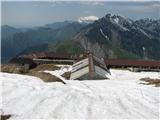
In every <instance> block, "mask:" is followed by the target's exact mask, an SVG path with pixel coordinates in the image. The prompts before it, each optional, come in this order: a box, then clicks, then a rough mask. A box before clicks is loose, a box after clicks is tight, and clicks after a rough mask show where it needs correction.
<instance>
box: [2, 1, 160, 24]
mask: <svg viewBox="0 0 160 120" xmlns="http://www.w3.org/2000/svg"><path fill="white" fill-rule="evenodd" d="M1 8H2V9H1V10H2V12H1V15H2V21H1V24H2V25H10V26H13V27H35V26H43V25H45V24H48V23H53V22H59V21H65V20H73V21H75V20H77V19H78V18H79V17H82V16H91V15H92V16H97V17H99V18H101V17H103V16H105V15H106V14H107V13H111V14H116V15H117V14H118V15H122V16H125V17H127V18H131V19H134V20H136V19H141V18H152V19H159V18H160V1H159V2H158V1H149V0H147V1H143V0H123V1H121V0H113V1H108V0H106V1H52V0H50V1H44V0H42V1H41V0H39V1H12V0H10V1H2V3H1Z"/></svg>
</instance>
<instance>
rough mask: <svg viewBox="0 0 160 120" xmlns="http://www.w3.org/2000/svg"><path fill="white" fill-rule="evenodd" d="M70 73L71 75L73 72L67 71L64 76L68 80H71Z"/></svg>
mask: <svg viewBox="0 0 160 120" xmlns="http://www.w3.org/2000/svg"><path fill="white" fill-rule="evenodd" d="M70 75H71V72H65V73H64V74H63V75H62V77H64V78H66V79H67V80H69V78H70Z"/></svg>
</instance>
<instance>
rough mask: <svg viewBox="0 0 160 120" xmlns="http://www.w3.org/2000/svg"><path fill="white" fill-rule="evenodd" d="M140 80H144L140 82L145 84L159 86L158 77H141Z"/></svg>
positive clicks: (159, 80)
mask: <svg viewBox="0 0 160 120" xmlns="http://www.w3.org/2000/svg"><path fill="white" fill-rule="evenodd" d="M140 80H141V81H145V82H146V83H141V84H145V85H154V86H155V87H160V79H152V78H149V77H147V78H141V79H140Z"/></svg>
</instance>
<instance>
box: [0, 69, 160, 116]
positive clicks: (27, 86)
mask: <svg viewBox="0 0 160 120" xmlns="http://www.w3.org/2000/svg"><path fill="white" fill-rule="evenodd" d="M61 71H62V70H61ZM50 73H52V74H54V75H58V74H59V75H60V74H61V72H58V71H55V72H54V71H52V72H51V71H50ZM111 74H112V76H111V78H110V80H96V81H95V80H93V81H92V80H91V81H77V80H65V82H66V84H62V83H58V82H57V83H44V82H43V81H41V80H40V79H38V78H36V77H31V76H24V75H18V74H8V73H0V80H2V81H3V84H2V87H3V92H2V96H3V106H2V111H1V112H2V114H11V115H12V118H13V119H24V118H25V119H29V118H34V119H36V118H41V119H43V118H45V119H49V118H59V119H60V118H66V119H71V118H84V119H97V118H99V119H101V118H102V119H123V118H126V119H151V118H152V119H158V116H159V114H160V113H159V110H160V109H159V107H158V106H159V102H160V98H159V90H160V89H159V88H157V87H154V86H152V85H142V84H139V82H140V81H139V79H140V78H142V77H151V78H160V73H156V72H155V73H152V72H147V73H146V72H140V73H133V72H129V71H122V70H111Z"/></svg>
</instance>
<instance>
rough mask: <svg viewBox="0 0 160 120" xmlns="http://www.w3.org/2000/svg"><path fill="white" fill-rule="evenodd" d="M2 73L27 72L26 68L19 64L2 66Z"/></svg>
mask: <svg viewBox="0 0 160 120" xmlns="http://www.w3.org/2000/svg"><path fill="white" fill-rule="evenodd" d="M1 72H7V73H16V74H24V73H26V72H27V71H26V70H25V68H24V66H22V65H18V64H1Z"/></svg>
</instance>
